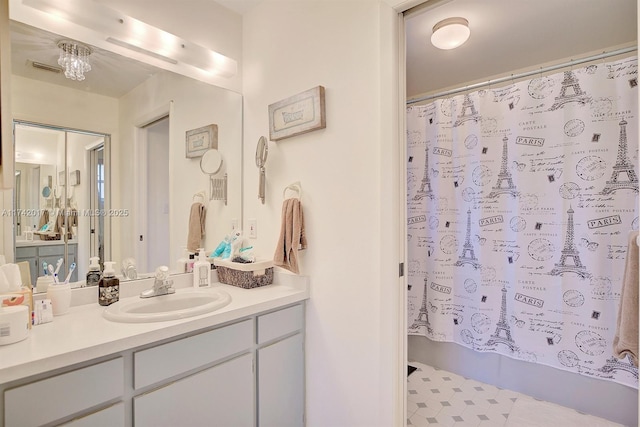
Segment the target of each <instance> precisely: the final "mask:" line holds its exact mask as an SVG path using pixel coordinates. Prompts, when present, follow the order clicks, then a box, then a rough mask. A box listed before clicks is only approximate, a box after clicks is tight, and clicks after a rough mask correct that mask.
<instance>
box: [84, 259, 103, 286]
mask: <svg viewBox="0 0 640 427" xmlns="http://www.w3.org/2000/svg"><path fill="white" fill-rule="evenodd" d="M89 261H91V262H90V264H89V271H88V272H87V281H86V285H87V286H97V285H98V282H100V264H99V263H98V262H99V261H100V258H99V257H97V256H92V257H91V258H89Z"/></svg>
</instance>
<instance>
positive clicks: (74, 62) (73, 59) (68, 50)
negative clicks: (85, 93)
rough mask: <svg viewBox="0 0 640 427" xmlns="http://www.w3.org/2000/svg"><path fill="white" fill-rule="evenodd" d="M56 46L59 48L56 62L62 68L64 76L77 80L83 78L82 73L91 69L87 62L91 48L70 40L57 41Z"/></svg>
mask: <svg viewBox="0 0 640 427" xmlns="http://www.w3.org/2000/svg"><path fill="white" fill-rule="evenodd" d="M58 47H59V48H60V57H59V58H58V64H59V65H60V66H61V67H62V68H64V76H65V77H66V78H68V79H71V80H78V81H79V82H81V81H82V80H84V79H85V77H84V73H86V72H87V71H91V64H89V55H91V52H92V51H91V48H89V47H88V46H85V45H83V44H81V43H78V42H74V41H71V40H61V41H59V42H58Z"/></svg>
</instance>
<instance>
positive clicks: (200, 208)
mask: <svg viewBox="0 0 640 427" xmlns="http://www.w3.org/2000/svg"><path fill="white" fill-rule="evenodd" d="M205 217H206V211H205V208H204V205H203V204H202V203H200V202H195V203H194V204H192V205H191V212H190V213H189V232H188V234H187V250H188V251H189V252H196V251H197V250H198V249H199V248H201V247H202V246H201V243H202V237H203V236H204V220H205Z"/></svg>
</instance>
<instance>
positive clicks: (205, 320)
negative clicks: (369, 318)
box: [0, 273, 309, 427]
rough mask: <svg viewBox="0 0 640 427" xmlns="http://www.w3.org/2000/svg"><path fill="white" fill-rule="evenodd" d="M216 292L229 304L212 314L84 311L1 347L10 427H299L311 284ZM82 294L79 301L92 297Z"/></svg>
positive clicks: (296, 281) (279, 281) (289, 280)
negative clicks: (173, 316) (133, 317)
mask: <svg viewBox="0 0 640 427" xmlns="http://www.w3.org/2000/svg"><path fill="white" fill-rule="evenodd" d="M174 277H176V276H174ZM190 279H191V275H190V274H185V275H179V276H177V277H176V278H175V279H174V281H175V282H176V287H177V288H180V287H181V286H187V284H188V283H190V282H189V280H190ZM138 282H147V283H148V281H137V282H135V285H134V284H133V283H131V284H128V283H126V284H124V285H121V288H122V289H125V291H124V292H125V295H123V298H126V297H127V295H126V293H127V292H129V293H135V292H138V291H139V289H140V288H141V287H142V285H141V284H140V283H138ZM127 285H131V286H130V287H131V288H135V289H130V290H126V288H127ZM145 286H148V284H147V285H145ZM214 287H215V288H218V289H222V290H224V291H225V292H227V293H228V294H229V295H230V296H231V302H230V303H229V304H228V305H226V306H225V307H222V308H220V309H218V310H216V311H213V312H211V313H207V314H201V315H197V316H193V317H190V318H186V319H178V320H169V321H161V322H150V323H118V322H112V321H109V320H106V319H105V318H104V317H103V311H104V307H100V306H99V305H98V304H97V303H95V302H94V303H89V304H81V305H76V306H74V307H72V308H71V311H70V312H69V313H68V314H66V315H63V316H57V317H55V318H54V321H53V322H52V323H48V324H44V325H38V326H34V327H33V329H32V331H31V334H30V337H29V338H27V339H26V340H24V341H22V342H19V343H16V344H12V345H8V346H4V347H0V391H2V401H1V402H0V413H1V414H2V419H3V421H4V425H5V426H6V427H12V426H20V427H24V426H40V425H65V426H91V427H94V426H110V427H112V426H163V425H164V426H178V425H180V426H189V425H211V426H234V427H240V426H256V425H259V426H261V427H264V426H303V425H304V309H305V308H304V305H305V300H306V299H308V298H309V290H308V283H307V279H306V278H304V277H299V276H293V275H289V274H286V273H276V277H275V280H274V284H273V285H269V286H264V287H261V288H255V289H241V288H236V287H233V286H228V285H222V284H219V283H216V284H215V286H214ZM75 291H79V292H77V295H74V304H76V303H78V302H83V301H82V300H83V298H87V296H83V295H80V294H81V293H87V294H88V293H89V292H91V293H93V291H95V293H97V289H95V288H93V289H92V288H82V289H78V290H74V292H75ZM178 291H179V289H178ZM134 295H135V294H134ZM169 297H170V296H169Z"/></svg>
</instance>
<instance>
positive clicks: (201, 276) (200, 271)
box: [193, 249, 211, 288]
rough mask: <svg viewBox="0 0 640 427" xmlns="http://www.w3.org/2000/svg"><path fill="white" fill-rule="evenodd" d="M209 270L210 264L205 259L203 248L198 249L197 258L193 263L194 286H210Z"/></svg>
mask: <svg viewBox="0 0 640 427" xmlns="http://www.w3.org/2000/svg"><path fill="white" fill-rule="evenodd" d="M210 270H211V264H210V263H209V261H207V258H206V256H205V253H204V249H198V260H197V261H196V262H195V263H194V264H193V287H194V288H208V287H210V286H211V279H210V276H209V271H210Z"/></svg>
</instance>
